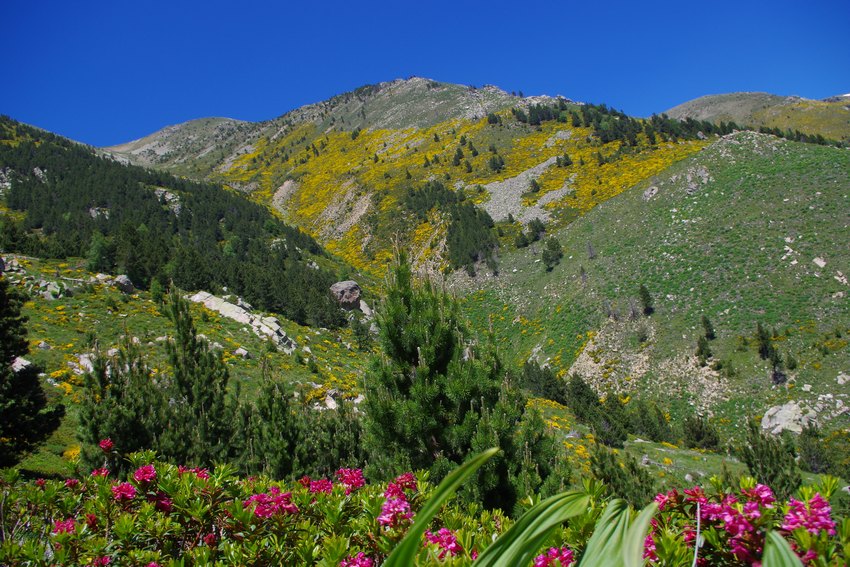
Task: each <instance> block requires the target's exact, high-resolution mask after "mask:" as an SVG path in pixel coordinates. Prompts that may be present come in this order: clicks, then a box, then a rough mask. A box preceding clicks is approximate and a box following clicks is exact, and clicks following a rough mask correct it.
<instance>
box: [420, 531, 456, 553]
mask: <svg viewBox="0 0 850 567" xmlns="http://www.w3.org/2000/svg"><path fill="white" fill-rule="evenodd" d="M425 539H427V540H428V541H429V542H431V543H433V544H435V545H437V547H439V548H440V554H439V558H440V559H445V558H446V555H449V554H451V556H452V557H454V556H456V555H459V554H461V553H463V546H462V545H461V544H460V542H459V541H458V540H457V536H456V535H455V534H454V533H453V532H452V531H451V530H450V529H448V528H440V530H439V531H438V532H437V533H436V534H434V533H431V532H430V531H426V532H425Z"/></svg>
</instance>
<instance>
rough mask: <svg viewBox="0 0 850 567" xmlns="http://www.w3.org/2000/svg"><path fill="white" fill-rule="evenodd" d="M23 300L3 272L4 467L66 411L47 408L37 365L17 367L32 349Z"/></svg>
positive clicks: (0, 455)
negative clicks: (16, 362)
mask: <svg viewBox="0 0 850 567" xmlns="http://www.w3.org/2000/svg"><path fill="white" fill-rule="evenodd" d="M23 300H24V298H23V295H22V294H21V293H19V292H18V291H17V290H15V289H14V288H12V287H10V285H9V281H8V280H7V279H6V278H5V276H2V275H0V466H9V465H12V464H14V462H15V461H16V460H17V458H18V456H19V455H20V453H21V451H24V450H26V449H27V448H28V447H30V446H31V444H32V443H33V442H34V441H35V440H36V439H37V438H39V437H41V436H42V435H43V434H45V433H47V432H48V431H50V430H51V429H52V428H53V427H55V426H56V425H57V424H58V423H57V422H58V419H59V417H60V416H61V412H62V408H61V407H58V408H56V409H55V410H54V411H52V412H48V411H47V409H46V408H47V398H46V396H45V394H44V390H43V389H42V387H41V383H40V382H39V380H38V373H39V369H38V367H37V366H35V365H32V364H30V365H28V366H24V367H21V368H18V369H17V370H16V369H15V368H13V363H14V362H15V360H16V359H17V358H18V357H22V356H24V355H26V354H27V352H28V351H29V346H28V344H27V330H26V327H25V324H26V317H23V316H22V315H21V306H22V305H23Z"/></svg>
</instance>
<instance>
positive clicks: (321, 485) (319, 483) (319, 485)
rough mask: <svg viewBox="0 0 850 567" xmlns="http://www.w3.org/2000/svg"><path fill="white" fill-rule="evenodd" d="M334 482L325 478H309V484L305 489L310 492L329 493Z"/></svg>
mask: <svg viewBox="0 0 850 567" xmlns="http://www.w3.org/2000/svg"><path fill="white" fill-rule="evenodd" d="M333 489H334V483H332V482H331V481H329V480H327V479H324V478H322V479H319V480H311V481H310V485H309V487H308V489H307V490H309V491H310V492H311V493H313V494H316V493H317V492H321V493H323V494H330V493H331V492H333Z"/></svg>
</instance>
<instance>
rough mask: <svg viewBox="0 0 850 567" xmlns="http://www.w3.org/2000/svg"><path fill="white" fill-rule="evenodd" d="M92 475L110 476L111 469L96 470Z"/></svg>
mask: <svg viewBox="0 0 850 567" xmlns="http://www.w3.org/2000/svg"><path fill="white" fill-rule="evenodd" d="M91 475H92V476H109V469H106V468H103V469H94V470H93V471H92V472H91Z"/></svg>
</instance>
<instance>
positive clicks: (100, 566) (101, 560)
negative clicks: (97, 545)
mask: <svg viewBox="0 0 850 567" xmlns="http://www.w3.org/2000/svg"><path fill="white" fill-rule="evenodd" d="M110 563H112V559H111V558H110V557H109V556H108V555H104V556H102V557H95V558H94V559H92V560H91V563H89V565H91V566H92V567H106V566H107V565H109V564H110Z"/></svg>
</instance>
